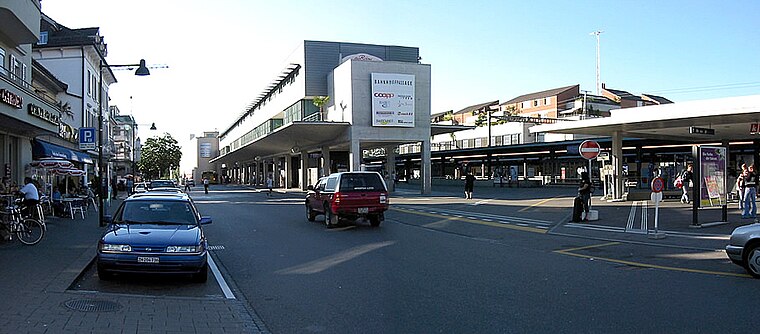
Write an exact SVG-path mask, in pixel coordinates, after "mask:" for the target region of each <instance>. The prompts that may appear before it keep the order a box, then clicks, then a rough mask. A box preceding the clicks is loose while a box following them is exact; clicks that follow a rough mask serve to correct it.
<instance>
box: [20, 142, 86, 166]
mask: <svg viewBox="0 0 760 334" xmlns="http://www.w3.org/2000/svg"><path fill="white" fill-rule="evenodd" d="M48 157H53V158H61V159H66V160H69V161H75V162H82V163H86V164H92V163H93V161H92V157H90V155H89V154H87V153H84V152H79V151H75V150H72V149H69V148H66V147H63V146H59V145H56V144H51V143H47V142H44V141H41V140H36V139H35V140H34V142H33V144H32V159H35V160H36V159H43V158H48Z"/></svg>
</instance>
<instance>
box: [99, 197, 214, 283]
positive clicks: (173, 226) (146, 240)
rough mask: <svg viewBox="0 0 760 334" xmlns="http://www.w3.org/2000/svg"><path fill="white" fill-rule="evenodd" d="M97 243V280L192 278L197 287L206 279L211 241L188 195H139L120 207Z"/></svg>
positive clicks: (206, 221) (109, 219)
mask: <svg viewBox="0 0 760 334" xmlns="http://www.w3.org/2000/svg"><path fill="white" fill-rule="evenodd" d="M106 220H107V221H108V222H109V225H108V228H107V230H106V232H105V233H104V234H103V236H102V237H101V238H100V242H99V243H98V258H97V268H98V277H99V278H100V279H102V280H108V279H111V278H112V277H113V275H114V274H115V273H172V274H190V275H192V277H193V281H195V282H206V279H207V276H208V262H207V257H208V253H207V247H208V244H207V241H206V237H205V235H204V234H203V228H202V225H204V224H209V223H211V218H210V217H201V216H200V215H199V214H198V210H197V209H196V208H195V205H194V204H193V202H192V200H191V199H190V197H189V196H188V195H186V194H167V193H161V194H151V193H145V194H137V195H133V196H131V197H129V198H127V199H126V200H124V202H123V203H122V204H121V206H120V207H119V208H118V209H117V210H116V213H115V214H114V216H113V217H108V216H107V217H106Z"/></svg>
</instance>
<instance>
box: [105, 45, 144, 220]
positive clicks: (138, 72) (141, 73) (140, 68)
mask: <svg viewBox="0 0 760 334" xmlns="http://www.w3.org/2000/svg"><path fill="white" fill-rule="evenodd" d="M116 67H137V70H136V71H135V75H139V76H145V75H150V70H148V67H146V66H145V59H140V63H139V64H130V65H108V64H106V63H105V62H103V60H102V59H101V60H100V67H99V69H98V74H99V77H98V94H100V96H99V97H100V99H99V100H98V183H100V184H98V187H99V188H100V189H99V190H98V194H99V196H98V215H99V219H98V225H99V226H105V222H104V220H105V219H104V217H105V212H104V211H105V209H104V208H103V197H105V196H106V194H107V192H106V191H103V190H104V184H105V185H107V184H108V183H104V181H106V180H105V179H104V178H103V174H105V166H104V165H103V69H104V68H116ZM155 127H156V124H155V123H154V124H153V126H152V127H151V129H153V128H155Z"/></svg>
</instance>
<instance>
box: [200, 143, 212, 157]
mask: <svg viewBox="0 0 760 334" xmlns="http://www.w3.org/2000/svg"><path fill="white" fill-rule="evenodd" d="M200 154H201V158H211V143H201V145H200Z"/></svg>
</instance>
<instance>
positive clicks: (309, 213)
mask: <svg viewBox="0 0 760 334" xmlns="http://www.w3.org/2000/svg"><path fill="white" fill-rule="evenodd" d="M316 217H317V213H316V212H315V211H314V210H312V208H311V206H309V204H308V203H307V204H306V219H308V220H309V221H310V222H313V221H314V220H315V219H316Z"/></svg>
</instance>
